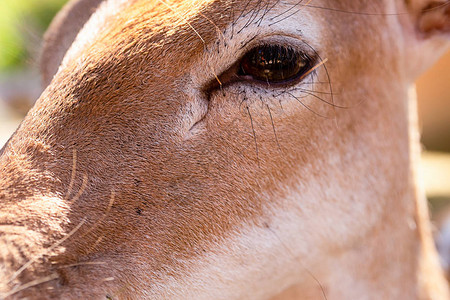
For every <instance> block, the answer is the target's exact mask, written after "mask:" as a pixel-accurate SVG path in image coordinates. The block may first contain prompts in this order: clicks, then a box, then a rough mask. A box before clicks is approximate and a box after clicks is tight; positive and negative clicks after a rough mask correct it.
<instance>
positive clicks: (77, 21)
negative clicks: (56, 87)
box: [40, 0, 104, 86]
mask: <svg viewBox="0 0 450 300" xmlns="http://www.w3.org/2000/svg"><path fill="white" fill-rule="evenodd" d="M102 1H104V0H70V1H69V2H68V3H67V4H66V5H65V6H64V8H63V9H62V10H61V11H60V12H59V13H58V14H57V15H56V17H55V18H54V19H53V21H52V23H51V24H50V27H49V29H48V30H47V32H46V33H45V35H44V42H43V46H42V49H41V57H40V69H41V74H42V81H43V84H44V86H47V85H48V84H49V83H50V81H51V80H52V78H53V76H54V75H55V74H56V72H57V71H58V68H59V65H60V64H61V62H62V60H63V58H64V56H65V54H66V52H67V50H69V48H70V46H71V45H72V43H73V42H74V40H75V38H76V37H77V35H78V33H79V32H80V30H81V29H82V28H83V26H84V24H85V23H86V22H87V21H88V20H89V19H90V17H91V16H92V14H93V13H94V12H95V11H96V9H97V7H98V6H99V5H100V3H101V2H102Z"/></svg>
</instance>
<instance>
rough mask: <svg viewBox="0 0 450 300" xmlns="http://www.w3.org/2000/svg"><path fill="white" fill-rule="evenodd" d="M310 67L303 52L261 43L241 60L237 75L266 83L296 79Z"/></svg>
mask: <svg viewBox="0 0 450 300" xmlns="http://www.w3.org/2000/svg"><path fill="white" fill-rule="evenodd" d="M310 68H311V59H310V58H309V57H308V56H307V55H306V54H304V53H302V52H299V51H296V50H294V49H292V48H288V47H284V46H280V45H263V46H259V47H256V48H253V49H252V50H250V51H249V52H248V53H247V54H246V55H245V56H244V57H243V58H242V60H241V64H240V68H239V75H243V76H251V77H252V79H254V80H258V81H264V82H267V83H282V82H286V81H290V80H294V79H297V78H299V77H301V76H302V75H303V74H305V73H306V72H307V71H308V70H309V69H310Z"/></svg>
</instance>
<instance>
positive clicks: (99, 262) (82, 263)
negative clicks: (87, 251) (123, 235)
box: [58, 261, 106, 269]
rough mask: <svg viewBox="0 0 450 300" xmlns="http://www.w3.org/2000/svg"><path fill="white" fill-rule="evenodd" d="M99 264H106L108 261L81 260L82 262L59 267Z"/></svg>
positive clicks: (59, 267)
mask: <svg viewBox="0 0 450 300" xmlns="http://www.w3.org/2000/svg"><path fill="white" fill-rule="evenodd" d="M97 265H106V262H103V261H87V262H80V263H74V264H70V265H62V266H58V269H63V268H71V267H78V266H97Z"/></svg>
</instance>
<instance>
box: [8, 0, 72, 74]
mask: <svg viewBox="0 0 450 300" xmlns="http://www.w3.org/2000/svg"><path fill="white" fill-rule="evenodd" d="M65 2H67V0H0V7H1V8H0V71H5V70H11V69H14V68H18V67H23V66H24V65H25V64H26V62H27V61H28V60H29V56H30V47H32V46H33V45H31V43H32V42H31V41H33V40H34V42H35V43H36V40H38V38H37V37H36V36H41V35H42V34H43V32H44V31H45V29H46V28H47V27H48V25H49V24H50V22H51V20H52V19H53V17H54V15H55V14H56V13H57V12H58V10H60V9H61V7H62V6H63V5H64V3H65Z"/></svg>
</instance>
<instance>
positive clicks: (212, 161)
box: [0, 0, 450, 299]
mask: <svg viewBox="0 0 450 300" xmlns="http://www.w3.org/2000/svg"><path fill="white" fill-rule="evenodd" d="M449 12H450V5H449V2H448V1H429V0H423V1H422V0H411V1H400V0H398V1H387V0H386V1H376V2H373V1H350V0H345V1H330V0H313V1H275V0H267V1H266V0H264V1H260V0H258V1H253V0H246V1H233V0H230V1H229V0H227V1H218V0H206V1H183V0H178V1H169V0H155V1H151V0H136V1H129V0H127V1H119V0H116V1H114V0H105V1H87V0H79V1H71V2H70V3H69V4H68V6H66V8H65V9H64V10H63V11H62V12H61V13H60V14H59V15H58V17H57V18H56V20H55V22H54V23H53V25H52V26H51V28H50V31H49V32H48V33H47V36H46V43H45V45H44V50H43V56H42V57H43V59H42V61H43V66H42V70H43V78H44V81H45V82H46V84H48V87H47V88H46V89H45V91H44V92H43V94H42V96H41V97H40V98H39V100H38V101H37V103H36V105H35V106H34V108H33V109H32V110H31V111H30V112H29V114H28V116H27V117H26V119H25V120H24V121H23V123H22V124H21V126H20V127H19V129H18V130H17V132H16V133H15V134H14V135H13V137H12V138H11V139H10V141H9V142H8V144H7V145H6V146H5V147H4V148H3V149H2V150H1V152H0V153H1V158H0V172H1V177H0V199H1V207H2V209H1V213H0V218H1V224H2V225H1V227H0V229H1V230H2V232H3V234H2V236H1V239H2V240H1V243H2V244H3V245H4V246H2V250H0V251H1V257H2V259H3V260H4V262H3V265H4V268H3V270H2V271H3V272H4V274H3V275H2V277H1V278H2V279H1V280H2V284H3V286H2V289H3V290H4V295H5V297H11V298H12V299H14V298H16V297H18V298H20V297H26V298H30V299H33V298H36V299H37V298H43V297H44V298H45V297H48V298H51V297H62V298H80V297H81V298H91V299H116V298H117V299H122V298H150V299H186V298H190V299H265V298H270V297H274V296H276V295H278V294H280V293H282V292H283V291H285V290H286V289H288V288H289V287H291V286H293V289H294V290H296V291H297V292H299V294H297V299H298V297H299V296H298V295H301V296H302V297H307V296H309V297H311V298H318V299H321V297H330V298H331V299H360V298H365V297H369V298H370V297H372V295H373V297H375V298H380V297H381V298H391V299H395V298H408V299H410V298H413V297H419V296H420V295H422V296H423V295H425V296H429V295H431V293H433V292H436V293H437V292H438V290H439V289H438V288H432V287H431V285H430V284H429V282H428V281H427V280H426V279H424V278H425V277H426V276H425V275H424V274H431V275H430V276H434V277H433V278H434V279H433V280H436V281H433V282H434V284H435V285H436V286H438V285H440V283H441V281H440V280H441V278H440V277H439V274H438V273H439V271H438V269H437V268H434V267H433V266H432V265H433V263H434V262H435V261H434V258H435V257H434V256H433V255H434V252H433V249H432V247H430V240H429V236H428V234H429V232H428V231H429V230H428V225H427V220H426V218H427V216H426V212H424V207H423V201H422V200H421V196H417V193H418V192H417V190H416V187H415V173H414V166H415V165H414V163H413V160H414V157H415V153H416V150H417V149H416V148H417V147H416V146H417V144H418V140H417V136H416V134H415V132H416V127H415V119H414V107H415V103H414V101H413V100H411V99H410V98H409V97H408V96H409V95H410V94H411V90H410V87H411V86H412V84H413V82H414V79H415V78H416V76H418V75H419V74H420V73H421V72H422V71H423V70H424V69H426V68H427V67H428V66H430V65H431V63H432V62H434V61H435V60H436V59H437V57H438V54H439V53H443V52H444V50H445V49H446V47H447V46H448V44H449V31H450V22H449V20H450V18H449ZM424 266H426V267H424ZM428 266H430V267H428ZM425 269H426V270H425ZM425 272H427V273H425ZM422 275H423V276H422ZM441 286H443V285H441ZM442 289H443V293H445V287H442ZM292 293H294V292H292ZM294 294H295V293H294ZM294 294H293V295H294ZM375 295H376V296H375ZM425 296H424V297H425ZM294 297H295V295H294ZM444 297H445V296H444Z"/></svg>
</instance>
